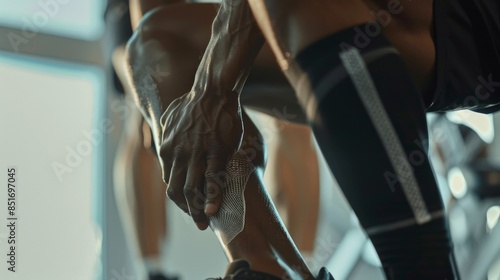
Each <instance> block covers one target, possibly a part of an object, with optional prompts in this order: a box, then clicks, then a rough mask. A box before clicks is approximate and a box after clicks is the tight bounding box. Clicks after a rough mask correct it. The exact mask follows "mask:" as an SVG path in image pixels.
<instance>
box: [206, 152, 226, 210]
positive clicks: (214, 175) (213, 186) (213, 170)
mask: <svg viewBox="0 0 500 280" xmlns="http://www.w3.org/2000/svg"><path fill="white" fill-rule="evenodd" d="M229 156H230V153H229V151H228V150H227V149H225V148H224V147H216V148H213V149H212V152H211V153H210V154H209V156H208V158H207V170H206V172H205V195H206V196H207V199H206V202H205V214H206V215H207V216H213V215H215V214H216V213H217V211H219V207H220V203H221V199H222V192H223V190H224V183H225V181H226V177H227V173H226V165H227V163H228V161H229Z"/></svg>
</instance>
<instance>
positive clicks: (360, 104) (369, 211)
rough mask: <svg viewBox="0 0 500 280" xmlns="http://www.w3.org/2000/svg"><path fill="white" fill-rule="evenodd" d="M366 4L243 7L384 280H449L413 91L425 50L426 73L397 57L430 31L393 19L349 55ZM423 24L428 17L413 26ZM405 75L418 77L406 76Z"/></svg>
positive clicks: (258, 0)
mask: <svg viewBox="0 0 500 280" xmlns="http://www.w3.org/2000/svg"><path fill="white" fill-rule="evenodd" d="M365 2H369V1H350V4H349V5H344V1H340V0H339V1H321V0H318V1H312V3H311V4H310V3H309V2H308V3H307V4H306V3H305V2H302V1H289V2H287V3H286V4H285V3H284V2H282V1H279V0H250V3H251V4H252V9H253V11H254V14H255V16H256V18H257V19H258V21H259V25H260V26H261V29H262V30H263V32H264V33H265V35H266V38H267V40H268V41H269V42H272V46H273V51H274V53H275V55H276V56H277V58H278V59H281V62H282V63H281V65H282V68H283V69H284V70H285V71H287V72H286V73H287V75H288V77H289V79H290V81H291V82H295V84H294V86H295V88H296V89H297V94H298V95H299V99H300V100H301V104H302V105H303V106H304V109H305V110H306V114H307V116H308V118H309V120H310V121H311V123H312V127H313V129H314V133H315V135H316V137H317V140H318V143H319V145H320V147H321V150H322V152H323V153H324V155H325V158H326V159H327V162H328V164H329V166H330V168H331V170H332V172H333V174H334V175H335V177H336V179H337V181H338V183H339V185H340V187H341V188H342V190H343V192H344V193H345V195H346V197H347V199H348V200H349V202H350V204H351V206H352V207H353V209H354V211H355V212H356V214H357V216H358V218H359V220H360V222H361V224H362V226H363V227H364V228H365V230H366V231H367V233H368V235H369V236H370V238H371V240H372V241H373V243H374V245H375V248H376V249H377V252H378V254H379V256H380V259H381V261H382V264H383V266H384V269H385V271H386V275H387V277H388V278H389V279H456V277H458V276H457V275H456V269H455V267H454V258H453V253H452V246H451V240H450V236H449V232H448V228H447V223H446V221H445V218H444V215H443V205H442V201H441V197H440V193H439V190H438V188H437V184H436V181H435V179H434V176H433V173H432V169H431V166H430V163H429V160H428V158H427V154H426V153H427V148H426V145H427V127H426V119H425V108H424V105H423V102H422V95H421V92H419V91H418V88H417V87H416V86H415V85H414V81H418V80H419V79H421V78H422V77H426V76H427V75H429V74H430V71H431V69H432V67H433V63H434V61H433V57H432V56H433V49H432V48H431V49H427V51H428V52H425V53H424V54H423V55H421V56H418V55H417V57H418V58H420V59H421V60H422V62H423V63H424V64H426V63H428V64H430V67H423V68H420V69H419V68H418V67H413V65H412V64H410V63H408V62H410V61H411V60H412V59H413V57H409V56H408V49H406V48H405V47H404V46H405V44H408V45H406V46H408V47H409V46H410V45H409V43H408V42H413V44H418V43H417V42H420V41H419V40H423V42H428V41H429V40H430V41H431V43H432V39H431V35H430V31H429V30H430V29H431V23H430V22H427V26H426V24H425V22H424V23H422V22H420V23H421V24H420V25H409V27H408V26H405V24H404V22H405V20H409V19H410V18H411V17H410V16H404V17H403V16H402V18H401V19H397V18H394V19H393V23H391V27H390V28H388V29H387V30H385V33H386V34H385V35H386V36H387V38H388V39H389V40H387V39H386V38H385V36H382V35H380V36H375V37H372V38H370V39H371V42H370V43H369V44H367V45H366V46H364V47H360V46H356V44H355V42H353V40H355V39H356V38H357V36H358V35H357V34H358V30H363V29H364V28H365V26H364V25H363V23H365V22H368V21H370V20H371V19H372V16H371V14H370V8H369V7H368V6H365V4H364V3H365ZM419 3H420V5H426V4H429V2H419ZM309 4H310V5H309ZM430 4H432V3H430ZM431 7H432V6H426V7H424V8H422V9H421V11H432V9H431ZM408 11H409V10H408ZM413 12H414V11H409V14H408V15H411V13H413ZM347 15H348V16H347ZM337 16H338V17H337ZM427 18H429V14H428V13H426V14H425V15H423V16H422V17H421V20H425V19H427ZM276 19H282V20H280V21H278V20H276ZM392 25H394V27H392ZM398 28H399V31H397V32H396V31H394V30H398ZM412 28H415V29H416V31H415V30H414V29H412ZM389 29H390V30H389ZM391 30H392V31H391ZM391 32H392V33H391ZM396 35H399V37H398V36H396ZM346 45H350V46H354V47H356V48H353V47H346ZM399 49H401V50H402V51H401V52H398V50H399ZM410 49H411V48H410ZM287 53H288V54H290V55H285V54H287ZM400 53H401V54H402V55H403V56H401V55H400ZM405 54H406V55H405ZM428 56H429V57H430V59H429V57H428ZM288 57H291V59H289V58H288ZM294 58H295V60H294ZM405 63H406V64H405ZM407 67H408V68H409V69H412V70H413V73H417V74H416V75H415V74H414V75H410V74H409V73H410V72H411V71H410V72H409V71H407V70H406V69H407ZM422 69H427V71H420V72H419V70H422ZM419 88H420V89H422V88H424V85H423V84H422V85H420V87H419Z"/></svg>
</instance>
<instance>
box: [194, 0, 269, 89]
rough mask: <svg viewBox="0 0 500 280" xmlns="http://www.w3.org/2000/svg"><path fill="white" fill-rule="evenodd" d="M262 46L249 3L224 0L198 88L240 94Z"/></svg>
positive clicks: (198, 76)
mask: <svg viewBox="0 0 500 280" xmlns="http://www.w3.org/2000/svg"><path fill="white" fill-rule="evenodd" d="M263 43H264V37H263V35H262V34H261V32H260V29H259V27H258V26H257V24H256V22H255V20H254V17H253V15H252V13H251V10H250V8H249V6H248V3H247V1H246V0H226V1H224V2H223V3H222V4H221V6H220V9H219V12H218V14H217V16H216V18H215V20H214V23H213V25H212V37H211V39H210V42H209V44H208V47H207V49H206V52H205V55H204V56H203V59H202V61H201V63H200V67H199V68H198V71H197V74H196V78H195V86H198V87H200V86H201V87H206V88H204V89H205V90H206V89H207V88H209V89H212V90H213V89H215V90H214V91H215V92H218V93H221V94H225V93H226V92H234V91H236V92H240V91H241V89H242V87H243V85H244V83H245V81H246V79H247V77H248V74H249V72H250V69H251V67H252V65H253V62H254V60H255V58H256V56H257V54H258V53H259V51H260V49H261V48H262V45H263ZM198 89H199V88H198Z"/></svg>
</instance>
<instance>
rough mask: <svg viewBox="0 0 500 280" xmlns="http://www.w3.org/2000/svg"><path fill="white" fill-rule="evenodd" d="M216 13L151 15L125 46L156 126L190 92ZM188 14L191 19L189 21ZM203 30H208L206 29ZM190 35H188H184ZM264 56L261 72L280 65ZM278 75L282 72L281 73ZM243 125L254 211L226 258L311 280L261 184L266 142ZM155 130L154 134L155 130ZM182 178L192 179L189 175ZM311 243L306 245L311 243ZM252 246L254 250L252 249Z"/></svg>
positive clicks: (192, 10) (172, 10) (188, 10)
mask: <svg viewBox="0 0 500 280" xmlns="http://www.w3.org/2000/svg"><path fill="white" fill-rule="evenodd" d="M215 12H216V10H215V9H214V6H213V5H200V4H196V5H172V6H169V7H168V8H167V7H161V8H157V9H155V10H153V11H152V12H151V13H149V14H147V15H146V16H145V17H144V19H143V20H142V21H141V24H140V25H139V26H138V27H137V30H136V32H135V34H134V36H133V38H132V39H131V41H130V42H129V44H128V47H127V54H126V56H127V63H128V64H129V66H128V67H125V69H129V70H131V71H129V72H127V73H126V74H127V76H128V77H127V80H128V82H129V83H128V84H129V86H130V87H131V89H132V93H133V94H134V95H135V98H136V99H137V100H138V101H139V104H144V103H141V102H143V101H144V100H143V99H141V98H142V97H143V96H144V95H147V96H153V98H155V100H154V101H153V102H149V103H147V104H148V105H147V107H142V108H141V109H142V112H143V113H144V114H145V116H146V117H147V118H148V120H149V123H150V124H151V125H152V126H153V127H154V126H155V124H158V123H159V120H158V119H156V120H153V119H152V118H154V117H155V116H157V117H158V116H159V115H158V114H157V112H161V111H162V110H164V108H165V107H167V105H168V104H169V102H172V100H174V99H175V98H176V97H178V96H180V94H181V93H184V92H187V91H189V87H190V85H191V84H192V82H193V76H194V73H195V72H196V68H197V65H198V63H199V59H198V57H199V56H198V55H196V53H199V54H202V53H203V50H204V48H205V46H206V43H207V42H208V40H209V36H210V28H209V24H207V23H210V22H211V21H212V20H213V17H214V16H215ZM188 15H189V17H190V18H192V19H193V21H186V17H187V16H188ZM210 16H211V17H210ZM175 17H177V18H175ZM165 19H168V21H165ZM177 19H178V20H177ZM183 24H184V25H183ZM188 24H189V25H188ZM203 26H205V28H202V27H203ZM186 34H188V35H189V36H185V35H186ZM203 36H204V37H203ZM200 38H201V39H202V38H206V40H205V42H204V43H203V42H200V41H202V40H200ZM158 54H160V55H158ZM261 56H262V58H261V59H262V61H265V62H266V63H263V65H262V67H261V68H262V69H264V70H266V69H270V68H274V69H277V67H276V64H273V63H268V62H269V61H272V60H269V57H270V52H269V51H268V52H267V57H266V54H263V55H262V54H261ZM156 67H158V68H156ZM148 69H154V70H157V73H159V74H158V75H157V76H156V77H155V76H154V73H153V74H151V75H152V76H153V78H152V79H151V80H147V82H148V83H149V82H151V81H152V83H153V84H154V86H153V87H143V86H142V85H143V83H142V82H143V79H144V78H145V77H146V79H147V75H146V76H145V75H143V74H144V73H147V72H148ZM274 72H275V73H278V71H274ZM163 73H169V75H163ZM266 78H269V76H266ZM257 80H259V77H255V81H257ZM273 81H276V80H273ZM282 81H284V80H283V79H282V78H281V80H278V82H282ZM148 91H149V92H148ZM259 109H260V110H261V111H271V110H272V109H274V107H271V108H265V106H264V107H263V106H260V107H259ZM290 113H293V112H290ZM242 116H243V114H242ZM245 125H246V126H247V128H248V129H247V130H246V134H245V135H247V137H246V138H243V139H244V141H243V142H245V143H247V145H250V151H249V153H250V154H249V157H253V158H255V159H256V160H257V161H256V162H255V166H257V167H258V169H257V172H255V173H254V174H252V176H251V178H250V180H249V183H248V185H247V191H246V193H245V197H246V201H247V202H248V204H247V207H248V209H252V211H251V212H250V211H249V213H251V215H247V216H246V223H245V224H246V225H247V226H246V227H245V229H244V231H243V232H242V233H240V235H238V237H237V238H236V239H235V240H233V241H232V242H231V243H230V244H229V245H228V246H227V247H226V246H223V247H224V249H225V251H226V254H227V256H228V258H229V260H234V259H237V258H243V259H246V260H248V261H249V262H250V263H251V266H252V268H253V269H255V270H259V271H263V272H268V273H271V274H274V275H278V276H282V275H285V274H289V275H290V276H291V277H292V279H309V278H311V279H312V275H311V273H310V272H309V270H308V269H307V267H306V265H305V264H304V262H303V260H302V258H301V257H300V254H299V253H298V251H297V249H296V247H295V245H294V244H293V241H292V240H291V239H290V237H289V235H288V233H287V231H286V229H285V228H284V227H283V225H282V222H281V220H280V218H279V216H278V214H277V212H276V210H275V209H274V206H273V205H272V203H271V201H270V199H269V197H268V196H267V193H266V191H265V189H264V187H263V184H262V182H261V175H262V170H263V157H264V151H263V144H262V143H260V142H259V140H258V139H259V137H258V132H257V130H256V129H253V130H252V129H251V128H253V127H254V126H253V124H252V123H251V122H249V120H246V121H245ZM153 131H155V130H154V129H153ZM156 131H158V130H156ZM155 137H157V136H155ZM259 158H260V161H259V160H258V159H259ZM316 175H317V174H316ZM181 176H182V175H180V176H175V177H181ZM184 176H185V177H186V176H187V177H189V175H187V174H186V175H184ZM312 194H314V192H312ZM195 195H196V193H194V194H193V197H192V198H193V199H192V205H191V206H193V205H194V206H195V205H196V204H197V203H196V201H195V200H196V198H198V197H197V196H195ZM181 209H183V210H184V211H186V212H187V213H189V214H191V215H193V214H194V213H195V211H194V210H196V208H194V209H193V207H191V209H190V208H189V207H188V205H187V204H186V203H184V207H181ZM313 209H314V208H313ZM201 212H203V209H201ZM198 225H199V227H200V228H202V229H204V228H206V225H204V224H203V225H200V224H198ZM314 227H315V225H314ZM312 232H314V231H312ZM312 240H313V238H312ZM312 240H309V241H308V242H309V243H312V242H313V241H312ZM221 244H222V242H221ZM250 244H251V246H249V245H250ZM278 260H279V261H278Z"/></svg>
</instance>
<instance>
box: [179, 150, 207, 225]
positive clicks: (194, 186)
mask: <svg viewBox="0 0 500 280" xmlns="http://www.w3.org/2000/svg"><path fill="white" fill-rule="evenodd" d="M205 169H206V162H205V161H204V160H201V158H199V157H197V156H193V158H192V160H191V163H190V165H189V167H188V169H187V176H186V184H185V186H184V197H185V198H186V202H187V205H188V207H189V213H190V214H191V217H192V218H193V220H194V222H195V223H196V225H197V226H198V228H199V229H200V230H205V229H207V227H208V219H207V216H206V215H205V212H204V209H205V199H206V196H205V192H204V182H205V180H204V179H205V178H204V172H205Z"/></svg>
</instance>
